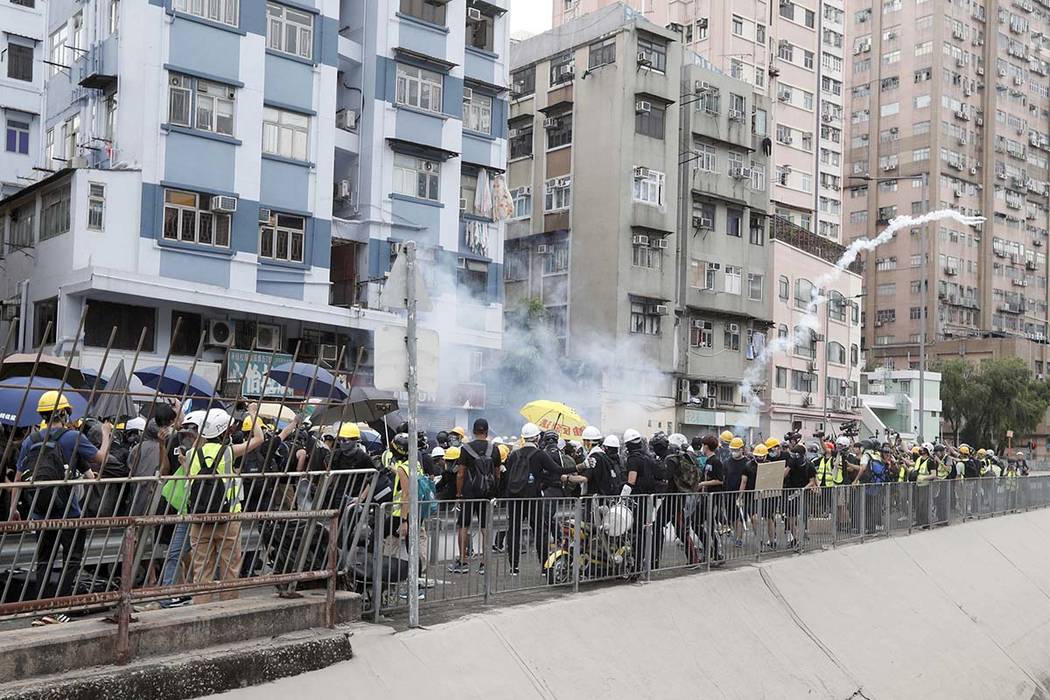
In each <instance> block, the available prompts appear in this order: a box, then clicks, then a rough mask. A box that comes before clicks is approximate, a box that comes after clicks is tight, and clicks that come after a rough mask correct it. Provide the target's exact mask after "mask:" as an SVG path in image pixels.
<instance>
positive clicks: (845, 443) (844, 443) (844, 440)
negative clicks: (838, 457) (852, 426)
mask: <svg viewBox="0 0 1050 700" xmlns="http://www.w3.org/2000/svg"><path fill="white" fill-rule="evenodd" d="M835 444H836V445H838V446H839V447H849V438H848V437H846V436H845V435H839V436H838V438H837V439H836V440H835Z"/></svg>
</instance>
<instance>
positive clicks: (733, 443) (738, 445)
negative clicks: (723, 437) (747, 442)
mask: <svg viewBox="0 0 1050 700" xmlns="http://www.w3.org/2000/svg"><path fill="white" fill-rule="evenodd" d="M729 449H731V450H742V449H744V441H743V440H741V439H740V438H738V437H735V438H733V439H732V440H730V441H729Z"/></svg>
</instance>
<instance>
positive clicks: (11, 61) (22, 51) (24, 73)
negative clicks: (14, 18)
mask: <svg viewBox="0 0 1050 700" xmlns="http://www.w3.org/2000/svg"><path fill="white" fill-rule="evenodd" d="M7 77H8V78H12V79H14V80H25V81H27V82H33V47H31V46H22V45H21V44H15V43H13V42H11V41H8V42H7Z"/></svg>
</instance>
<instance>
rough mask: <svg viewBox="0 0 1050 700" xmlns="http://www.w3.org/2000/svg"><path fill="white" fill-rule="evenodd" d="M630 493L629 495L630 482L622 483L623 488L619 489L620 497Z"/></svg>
mask: <svg viewBox="0 0 1050 700" xmlns="http://www.w3.org/2000/svg"><path fill="white" fill-rule="evenodd" d="M630 495H631V485H630V484H624V485H623V488H622V489H620V497H621V498H622V497H624V496H630Z"/></svg>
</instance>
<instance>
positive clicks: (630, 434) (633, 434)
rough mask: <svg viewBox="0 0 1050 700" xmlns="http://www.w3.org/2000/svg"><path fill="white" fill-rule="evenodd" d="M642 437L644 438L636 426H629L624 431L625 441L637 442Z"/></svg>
mask: <svg viewBox="0 0 1050 700" xmlns="http://www.w3.org/2000/svg"><path fill="white" fill-rule="evenodd" d="M641 439H642V434H641V433H639V432H638V431H637V430H635V429H634V428H628V429H627V430H625V431H623V441H624V442H635V441H637V440H641Z"/></svg>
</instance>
